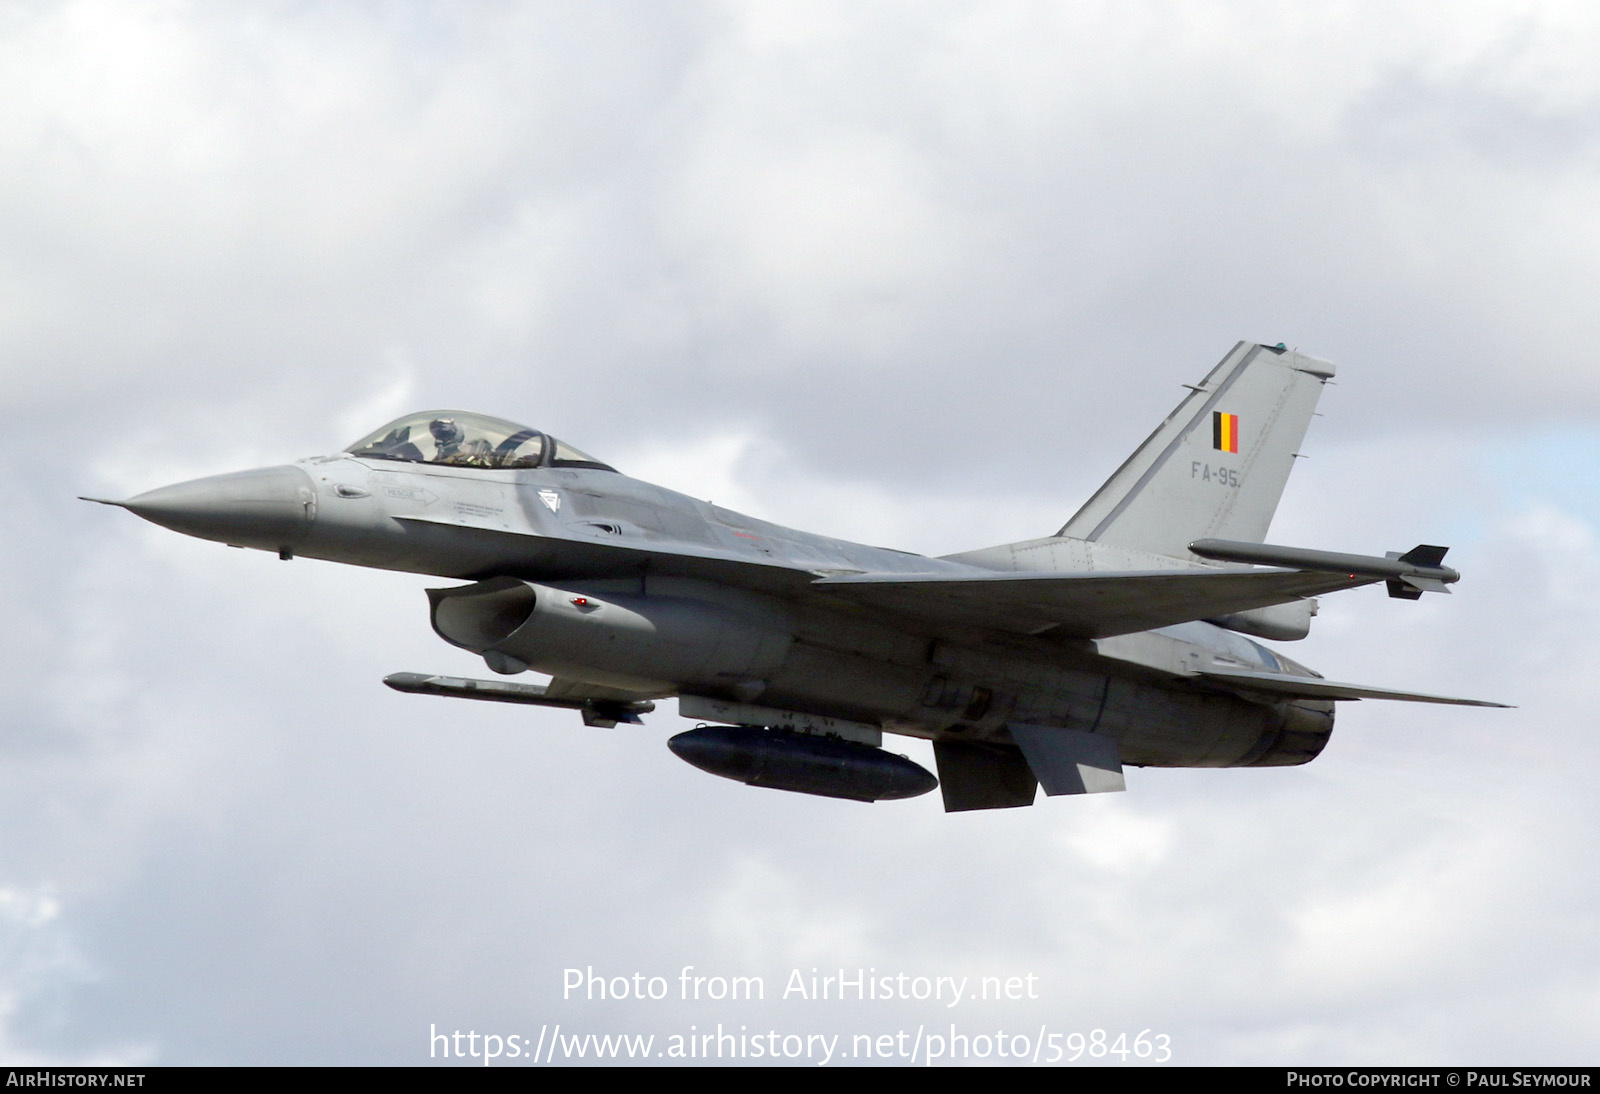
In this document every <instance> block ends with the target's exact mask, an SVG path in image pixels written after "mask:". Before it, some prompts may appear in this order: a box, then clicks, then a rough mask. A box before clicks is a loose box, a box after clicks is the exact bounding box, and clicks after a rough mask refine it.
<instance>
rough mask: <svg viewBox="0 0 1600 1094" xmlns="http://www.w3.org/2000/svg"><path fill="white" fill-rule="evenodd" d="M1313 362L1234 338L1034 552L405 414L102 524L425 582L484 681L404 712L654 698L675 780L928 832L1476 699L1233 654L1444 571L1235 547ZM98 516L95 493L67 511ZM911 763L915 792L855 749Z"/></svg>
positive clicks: (1259, 545)
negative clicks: (798, 797) (696, 780)
mask: <svg viewBox="0 0 1600 1094" xmlns="http://www.w3.org/2000/svg"><path fill="white" fill-rule="evenodd" d="M1333 374H1334V369H1333V366H1332V365H1331V364H1329V363H1328V362H1326V361H1320V360H1317V359H1316V358H1314V357H1307V356H1305V355H1303V354H1300V353H1298V352H1295V351H1292V350H1288V349H1286V348H1285V347H1284V346H1283V345H1281V344H1280V345H1277V346H1263V345H1255V344H1251V343H1244V342H1241V343H1240V344H1239V345H1237V346H1235V347H1234V348H1233V350H1232V351H1230V352H1229V353H1228V355H1227V356H1226V357H1224V358H1223V359H1222V362H1221V363H1220V364H1218V365H1217V366H1216V368H1214V369H1212V370H1211V372H1210V374H1209V375H1207V376H1206V378H1205V379H1204V380H1202V381H1201V382H1200V383H1198V384H1195V385H1193V386H1192V388H1191V389H1190V392H1189V394H1188V395H1187V397H1186V398H1184V400H1183V401H1182V402H1181V403H1180V404H1179V405H1178V408H1177V409H1176V410H1174V411H1173V412H1172V414H1171V415H1170V416H1168V418H1167V419H1166V421H1164V422H1162V423H1161V425H1160V426H1159V427H1158V428H1157V429H1156V431H1155V432H1154V433H1152V434H1151V435H1150V438H1149V439H1148V440H1146V441H1145V442H1144V444H1143V445H1141V446H1140V447H1139V449H1138V450H1137V451H1136V452H1134V454H1133V455H1132V456H1130V457H1129V458H1128V460H1127V462H1126V463H1124V464H1123V465H1122V466H1121V467H1120V468H1118V470H1117V472H1116V473H1115V474H1114V475H1112V476H1111V478H1110V480H1109V481H1107V482H1106V484H1105V485H1104V486H1102V487H1101V488H1100V489H1099V491H1098V492H1096V493H1095V495H1094V496H1093V497H1091V498H1090V499H1089V501H1088V502H1087V503H1086V504H1085V505H1084V506H1083V508H1082V509H1080V510H1078V512H1077V514H1076V515H1075V516H1074V517H1073V518H1072V519H1071V520H1069V521H1067V523H1066V525H1065V526H1063V527H1062V528H1061V530H1060V531H1058V532H1056V533H1055V534H1054V535H1049V536H1045V537H1043V538H1040V539H1032V540H1026V541H1024V542H1021V543H1005V544H1001V545H999V546H997V547H984V548H980V549H977V550H972V551H966V552H963V553H961V554H957V555H949V556H946V557H943V558H925V557H922V556H920V555H914V554H907V553H904V552H901V551H893V550H888V549H885V548H880V547H867V546H863V545H861V544H857V543H849V542H845V541H842V540H836V539H829V538H827V537H825V536H819V535H812V534H810V533H807V532H798V531H794V530H793V529H789V528H783V527H780V526H778V525H775V524H768V523H767V522H765V521H760V520H754V519H752V518H750V517H746V516H742V515H740V514H738V513H733V512H729V511H728V510H726V509H722V508H719V507H717V506H715V505H712V504H710V503H709V502H704V501H697V500H695V499H694V498H690V497H685V496H684V495H682V494H677V493H674V492H673V491H671V490H666V489H663V488H661V487H659V486H652V485H650V484H649V483H645V482H640V481H638V480H637V479H631V478H629V477H627V476H626V475H624V474H622V473H620V472H619V471H617V470H615V469H614V468H612V467H611V466H610V465H608V464H606V463H604V462H602V461H600V460H598V459H595V458H594V457H592V456H589V455H587V454H586V453H584V452H580V451H579V450H578V449H576V448H574V447H572V446H571V445H570V444H567V443H565V442H564V441H559V440H557V439H556V438H554V437H552V436H549V435H548V434H545V433H541V432H539V431H538V430H536V429H530V428H527V427H525V426H522V425H517V424H515V423H513V422H508V421H502V420H500V419H498V418H490V417H486V416H484V415H480V414H469V413H463V412H459V411H447V410H442V411H429V412H426V413H421V414H413V415H410V416H408V417H405V418H401V419H400V420H398V421H395V422H391V423H389V424H388V425H385V426H383V427H382V428H381V429H379V430H377V431H376V432H374V433H373V434H371V435H370V436H368V437H365V438H363V439H361V440H359V441H357V442H356V443H355V444H353V445H351V446H350V447H349V448H347V449H345V450H344V451H343V452H341V453H339V454H338V455H333V456H322V457H318V458H315V459H308V460H302V461H300V462H299V463H296V464H293V465H290V466H284V467H268V468H263V469H260V470H255V471H243V472H239V473H237V474H231V475H219V476H216V477H214V478H205V479H198V480H196V481H194V482H186V483H180V484H178V485H175V486H166V487H162V488H161V489H158V490H152V491H150V492H149V493H145V494H140V495H139V496H138V497H135V498H131V499H129V500H127V501H121V502H116V501H113V502H107V503H106V504H111V505H120V506H121V507H122V508H124V509H128V510H131V511H132V512H134V513H136V514H138V515H139V516H141V517H143V518H145V519H146V520H150V521H154V522H155V523H157V524H161V525H164V526H165V527H167V528H171V529H173V530H174V531H178V532H183V533H185V534H187V535H192V536H199V537H201V538H202V539H210V540H217V541H219V542H222V543H228V544H233V545H236V546H241V547H253V548H258V549H261V550H267V551H276V552H277V553H278V555H279V557H281V558H285V559H288V558H292V557H294V556H296V555H299V556H304V557H307V558H320V559H328V560H331V561H334V562H348V563H352V564H354V565H358V566H376V567H381V568H385V569H391V570H405V571H410V572H414V573H421V574H432V575H435V576H438V577H445V578H452V579H456V580H460V581H465V582H469V584H461V585H453V586H450V587H446V588H438V589H430V590H428V601H429V604H430V607H431V610H432V611H431V614H432V621H433V629H434V630H435V631H436V632H437V633H438V634H439V637H441V638H443V639H444V640H445V641H446V642H449V643H451V644H452V645H455V646H459V647H461V648H463V649H467V650H471V651H472V652H473V653H475V654H479V655H481V656H482V657H483V659H484V662H485V664H486V665H487V666H488V667H489V668H490V669H491V670H493V671H494V672H495V673H497V674H500V675H502V676H515V675H518V674H520V673H523V672H527V671H529V670H534V671H536V672H540V673H546V674H549V675H550V676H551V677H552V679H551V680H550V682H549V683H547V684H527V683H516V682H511V681H508V680H503V679H502V680H493V679H488V680H476V679H464V678H457V677H448V676H434V675H427V674H419V673H397V674H395V675H392V676H390V677H388V678H387V679H386V680H385V683H387V684H388V685H389V686H390V687H393V688H396V689H398V690H401V691H407V692H416V693H420V694H425V695H437V696H451V697H455V698H461V699H480V700H491V701H496V702H510V703H531V704H536V705H540V706H553V707H568V708H572V709H575V710H577V711H579V712H580V713H581V714H582V716H583V720H584V721H585V722H586V723H587V724H589V725H597V726H614V725H615V724H616V723H618V722H638V721H640V716H641V715H643V714H646V713H648V712H650V711H652V710H654V701H655V700H659V699H663V698H668V697H676V699H677V701H678V710H679V713H680V714H682V715H683V716H684V717H686V718H690V719H693V720H697V721H700V722H702V723H709V724H703V725H702V726H701V727H700V728H697V729H693V730H690V731H688V732H685V733H681V734H679V735H677V736H675V737H673V738H672V739H671V740H670V741H668V746H669V747H670V748H671V749H672V750H673V751H674V752H675V753H676V754H677V755H679V756H680V757H682V758H683V759H685V760H687V761H688V762H689V763H691V764H694V765H695V766H696V767H699V768H702V769H704V770H706V771H708V772H711V773H713V774H717V775H723V776H726V777H728V778H732V779H738V780H740V781H742V782H745V783H749V784H751V785H754V786H764V787H772V788H776V789H781V790H793V791H799V792H802V793H807V794H819V795H823V796H828V797H836V798H853V799H857V800H862V801H875V800H881V799H889V798H905V797H911V796H914V795H917V794H922V793H926V792H927V791H930V790H932V789H933V788H934V787H935V786H936V785H937V786H939V787H940V789H941V791H942V793H943V796H944V806H945V809H946V810H950V811H957V810H969V809H1002V808H1009V807H1013V806H1023V805H1031V804H1032V803H1033V800H1034V797H1035V794H1036V792H1037V789H1038V787H1039V786H1040V785H1042V786H1043V787H1044V790H1045V793H1046V794H1050V795H1056V794H1085V793H1099V792H1103V791H1110V790H1121V789H1123V788H1124V780H1123V770H1122V768H1123V765H1125V764H1132V765H1135V766H1152V767H1265V766H1276V765H1286V764H1302V763H1306V762H1307V761H1309V760H1311V759H1313V758H1314V757H1316V755H1317V754H1318V753H1319V752H1321V751H1322V749H1323V746H1325V745H1326V744H1327V742H1328V736H1329V734H1330V733H1331V732H1332V730H1333V709H1334V703H1336V702H1338V701H1339V700H1342V699H1404V700H1411V701H1415V702H1425V703H1455V704H1462V705H1472V706H1498V705H1500V704H1496V703H1483V702H1477V701H1474V700H1468V699H1450V698H1445V697H1441V696H1435V695H1422V694H1418V693H1414V692H1409V691H1396V690H1393V689H1390V688H1377V687H1368V686H1364V685H1357V684H1341V683H1335V682H1333V681H1330V680H1326V679H1324V678H1323V677H1322V676H1320V675H1318V674H1317V673H1315V672H1312V671H1311V670H1310V669H1308V668H1305V667H1304V666H1302V665H1299V664H1297V663H1295V662H1294V661H1291V660H1290V659H1289V658H1287V657H1285V656H1283V655H1282V654H1280V653H1276V652H1274V651H1272V650H1269V649H1268V648H1267V647H1265V646H1263V645H1261V644H1260V643H1258V642H1255V641H1252V640H1251V638H1249V637H1246V636H1247V635H1254V636H1256V637H1259V638H1266V639H1271V640H1277V641H1293V640H1295V639H1298V638H1303V637H1304V636H1305V635H1306V634H1307V632H1308V630H1309V628H1310V625H1311V619H1312V617H1313V616H1314V615H1315V614H1316V611H1317V602H1316V600H1315V599H1314V598H1315V597H1317V596H1320V595H1322V594H1325V593H1332V592H1336V591H1338V590H1341V589H1350V588H1354V587H1356V586H1358V585H1369V584H1374V583H1376V582H1380V581H1381V582H1384V583H1386V584H1387V586H1388V591H1389V595H1390V596H1392V597H1398V598H1400V599H1408V600H1415V599H1418V598H1419V597H1421V596H1422V594H1423V593H1425V592H1437V593H1447V592H1449V591H1450V590H1449V589H1448V588H1447V586H1448V585H1449V584H1450V583H1452V582H1454V581H1456V580H1457V579H1458V578H1459V577H1460V575H1459V574H1458V573H1457V572H1456V571H1455V570H1452V569H1450V568H1448V567H1446V566H1445V565H1443V561H1444V555H1445V548H1443V547H1435V546H1429V545H1422V546H1418V547H1414V548H1412V549H1411V550H1409V551H1407V552H1405V553H1404V554H1397V553H1390V554H1389V555H1388V556H1386V557H1381V558H1380V557H1376V556H1368V555H1352V554H1340V553H1334V552H1330V551H1321V550H1308V549H1304V548H1297V547H1280V546H1273V545H1270V544H1267V543H1265V542H1263V541H1264V540H1265V538H1266V534H1267V528H1268V525H1269V524H1270V522H1271V520H1272V514H1273V511H1274V509H1276V508H1277V504H1278V499H1279V498H1280V497H1281V495H1282V493H1283V487H1284V483H1285V482H1286V481H1287V479H1288V477H1289V469H1290V466H1291V465H1292V463H1293V462H1294V456H1295V453H1296V449H1297V448H1298V447H1299V445H1300V442H1301V439H1302V438H1303V437H1304V435H1305V431H1306V426H1307V425H1308V424H1309V423H1310V421H1311V416H1312V411H1313V409H1314V408H1315V406H1316V403H1317V397H1318V396H1319V395H1320V394H1321V392H1322V388H1323V385H1324V384H1325V383H1326V382H1327V381H1328V380H1329V379H1330V378H1331V377H1332V376H1333ZM87 500H103V499H87ZM884 733H897V734H904V735H908V736H914V737H923V738H927V739H929V740H931V741H932V742H933V752H934V758H935V760H936V762H937V766H938V770H939V777H938V780H937V781H936V780H935V779H934V777H933V775H932V774H930V773H929V772H928V771H927V770H926V769H924V768H923V767H921V766H920V765H919V764H916V763H914V762H912V761H911V760H909V759H906V758H905V757H903V756H900V755H897V754H895V753H892V752H889V751H886V750H884V749H883V748H882V742H883V734H884Z"/></svg>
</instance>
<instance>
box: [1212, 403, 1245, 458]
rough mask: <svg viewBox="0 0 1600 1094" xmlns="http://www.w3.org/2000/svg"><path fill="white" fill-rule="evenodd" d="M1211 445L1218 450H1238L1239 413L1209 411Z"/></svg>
mask: <svg viewBox="0 0 1600 1094" xmlns="http://www.w3.org/2000/svg"><path fill="white" fill-rule="evenodd" d="M1211 447H1213V448H1215V449H1216V450H1217V451H1218V452H1237V451H1239V415H1237V414H1224V413H1223V412H1222V411H1220V410H1213V411H1212V412H1211Z"/></svg>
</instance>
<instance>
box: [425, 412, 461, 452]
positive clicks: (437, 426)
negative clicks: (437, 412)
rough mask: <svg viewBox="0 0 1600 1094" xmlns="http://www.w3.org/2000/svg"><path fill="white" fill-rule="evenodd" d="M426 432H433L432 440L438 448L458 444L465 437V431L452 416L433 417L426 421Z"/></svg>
mask: <svg viewBox="0 0 1600 1094" xmlns="http://www.w3.org/2000/svg"><path fill="white" fill-rule="evenodd" d="M428 432H430V433H432V434H433V441H434V443H435V444H437V445H438V446H439V447H440V448H446V447H448V446H450V445H454V444H460V443H461V442H462V441H463V440H464V439H465V438H466V433H465V432H464V431H463V430H462V428H461V427H460V426H459V425H457V424H456V420H455V419H454V418H435V419H434V420H433V421H431V422H429V423H428Z"/></svg>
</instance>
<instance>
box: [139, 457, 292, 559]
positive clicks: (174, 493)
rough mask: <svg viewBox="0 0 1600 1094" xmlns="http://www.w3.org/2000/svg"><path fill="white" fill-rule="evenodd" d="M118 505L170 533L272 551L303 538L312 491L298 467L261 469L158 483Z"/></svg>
mask: <svg viewBox="0 0 1600 1094" xmlns="http://www.w3.org/2000/svg"><path fill="white" fill-rule="evenodd" d="M121 504H122V507H123V508H124V509H127V510H130V511H131V512H134V513H137V514H138V515H139V516H141V517H143V518H144V519H145V520H148V521H150V522H152V523H154V524H159V525H161V526H162V527H164V528H171V529H172V530H173V531H174V532H182V533H183V534H184V535H188V536H198V537H199V538H201V539H214V540H217V541H219V542H222V543H234V544H238V545H239V546H241V547H259V548H262V549H263V550H269V551H275V550H283V549H285V548H289V547H293V546H294V545H295V544H297V543H299V542H300V541H301V540H302V539H304V538H305V535H306V533H307V532H308V531H309V530H310V528H311V522H312V520H313V519H315V517H316V512H317V492H316V489H315V488H314V486H313V485H312V482H311V476H310V475H308V474H306V473H305V472H304V471H302V470H301V469H300V468H298V467H291V466H285V467H262V468H258V469H257V470H254V471H239V472H236V473H234V474H232V475H213V476H211V477H210V478H205V479H195V480H193V481H192V482H180V483H176V484H175V485H172V486H163V487H160V488H158V489H155V490H151V491H149V492H147V493H144V494H140V495H139V496H138V497H136V498H129V499H128V500H127V501H125V502H122V503H121Z"/></svg>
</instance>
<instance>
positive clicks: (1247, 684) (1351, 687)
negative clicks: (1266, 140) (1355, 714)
mask: <svg viewBox="0 0 1600 1094" xmlns="http://www.w3.org/2000/svg"><path fill="white" fill-rule="evenodd" d="M1200 678H1201V679H1202V680H1210V681H1211V682H1213V683H1217V684H1228V685H1230V686H1232V687H1238V688H1244V689H1246V690H1248V691H1264V692H1269V693H1271V694H1273V695H1282V696H1286V697H1289V698H1295V699H1398V700H1401V701H1403V702H1407V703H1445V704H1447V705H1449V706H1456V707H1501V708H1503V709H1510V707H1509V704H1507V703H1490V702H1487V701H1486V700H1483V699H1452V698H1450V697H1449V696H1446V695H1424V694H1423V693H1422V692H1420V691H1397V690H1395V689H1394V688H1374V687H1367V686H1366V685H1364V684H1341V683H1337V682H1336V681H1333V680H1324V679H1322V678H1321V677H1317V676H1286V675H1284V674H1283V673H1277V672H1247V671H1244V670H1234V669H1207V670H1206V671H1204V672H1202V673H1200Z"/></svg>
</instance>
